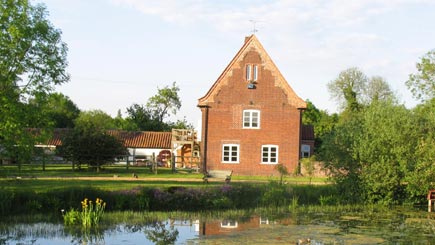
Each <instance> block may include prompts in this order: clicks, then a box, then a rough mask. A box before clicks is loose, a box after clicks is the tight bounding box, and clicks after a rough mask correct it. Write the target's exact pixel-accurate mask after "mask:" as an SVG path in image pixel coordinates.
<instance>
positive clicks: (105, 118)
mask: <svg viewBox="0 0 435 245" xmlns="http://www.w3.org/2000/svg"><path fill="white" fill-rule="evenodd" d="M75 126H76V128H79V129H81V130H89V129H91V130H96V131H100V132H103V131H105V130H109V129H115V128H116V124H115V121H114V119H113V118H112V117H111V116H110V115H109V114H107V113H105V112H104V111H102V110H92V111H83V112H80V114H79V116H78V117H77V119H76V120H75Z"/></svg>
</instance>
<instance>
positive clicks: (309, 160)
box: [301, 156, 316, 184]
mask: <svg viewBox="0 0 435 245" xmlns="http://www.w3.org/2000/svg"><path fill="white" fill-rule="evenodd" d="M315 162H316V157H315V156H311V157H306V158H302V159H301V164H302V167H303V168H304V170H305V173H306V174H307V175H308V176H309V178H310V184H311V179H312V178H313V175H314V170H315V165H314V164H315Z"/></svg>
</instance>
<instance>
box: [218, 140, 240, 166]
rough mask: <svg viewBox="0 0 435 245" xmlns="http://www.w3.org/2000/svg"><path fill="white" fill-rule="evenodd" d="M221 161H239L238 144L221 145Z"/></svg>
mask: <svg viewBox="0 0 435 245" xmlns="http://www.w3.org/2000/svg"><path fill="white" fill-rule="evenodd" d="M222 162H223V163H239V145H237V144H224V145H223V146H222Z"/></svg>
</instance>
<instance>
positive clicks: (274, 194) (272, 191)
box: [261, 182, 291, 207]
mask: <svg viewBox="0 0 435 245" xmlns="http://www.w3.org/2000/svg"><path fill="white" fill-rule="evenodd" d="M289 190H290V189H289V188H288V186H285V185H282V184H278V183H275V182H271V183H269V186H268V188H267V189H266V190H265V192H264V193H263V196H262V198H261V203H262V205H263V206H271V207H281V206H285V205H288V204H289V202H290V197H291V195H290V191H289Z"/></svg>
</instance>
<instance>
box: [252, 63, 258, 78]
mask: <svg viewBox="0 0 435 245" xmlns="http://www.w3.org/2000/svg"><path fill="white" fill-rule="evenodd" d="M253 73H254V75H253V76H254V79H253V80H254V81H257V78H258V66H257V65H254V66H253Z"/></svg>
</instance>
